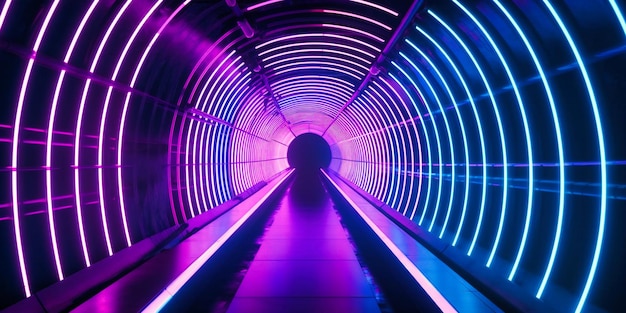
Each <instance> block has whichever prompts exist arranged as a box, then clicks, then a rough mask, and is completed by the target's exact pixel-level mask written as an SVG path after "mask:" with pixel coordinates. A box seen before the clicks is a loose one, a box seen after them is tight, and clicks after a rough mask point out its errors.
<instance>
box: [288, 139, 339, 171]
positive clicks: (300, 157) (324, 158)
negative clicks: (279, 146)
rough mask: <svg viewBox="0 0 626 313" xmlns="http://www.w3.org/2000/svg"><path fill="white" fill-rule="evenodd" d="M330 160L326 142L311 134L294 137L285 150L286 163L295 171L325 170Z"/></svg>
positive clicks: (328, 147)
mask: <svg viewBox="0 0 626 313" xmlns="http://www.w3.org/2000/svg"><path fill="white" fill-rule="evenodd" d="M330 159H331V152H330V146H329V145H328V143H327V142H326V140H324V138H322V137H321V136H319V135H316V134H312V133H306V134H302V135H300V136H298V137H296V138H295V139H294V140H293V141H292V142H291V144H290V145H289V148H288V149H287V161H289V165H290V166H291V167H293V168H296V169H318V168H327V167H328V166H329V165H330Z"/></svg>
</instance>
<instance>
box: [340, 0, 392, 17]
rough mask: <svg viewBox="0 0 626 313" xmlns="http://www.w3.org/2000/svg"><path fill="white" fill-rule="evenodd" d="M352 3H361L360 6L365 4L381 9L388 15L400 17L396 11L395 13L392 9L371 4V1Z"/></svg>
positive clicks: (354, 0)
mask: <svg viewBox="0 0 626 313" xmlns="http://www.w3.org/2000/svg"><path fill="white" fill-rule="evenodd" d="M350 1H352V2H356V3H360V4H364V5H367V6H370V7H372V8H376V9H379V10H381V11H383V12H387V13H389V14H391V15H393V16H398V13H397V12H396V11H393V10H391V9H388V8H386V7H384V6H382V5H378V4H376V3H372V2H369V1H365V0H350Z"/></svg>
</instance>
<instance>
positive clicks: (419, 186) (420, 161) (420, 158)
mask: <svg viewBox="0 0 626 313" xmlns="http://www.w3.org/2000/svg"><path fill="white" fill-rule="evenodd" d="M390 76H391V74H390ZM381 81H382V82H383V83H384V84H385V85H387V87H388V88H389V89H390V90H391V91H392V92H393V93H394V95H395V96H396V97H397V98H398V99H399V100H400V102H401V103H402V107H403V108H405V109H406V113H407V114H409V115H410V114H411V112H410V111H409V110H408V105H407V104H406V102H404V99H403V98H402V96H400V94H399V93H398V92H397V91H396V90H395V88H393V87H392V86H391V84H390V83H389V82H388V81H387V80H384V79H381ZM396 82H397V81H396ZM399 86H400V87H401V88H402V90H403V91H404V92H405V94H406V96H407V97H410V96H409V94H408V93H407V92H406V89H404V86H402V85H399ZM420 124H422V126H424V124H423V123H420ZM405 125H406V124H405ZM411 126H412V127H413V134H414V135H415V137H416V139H417V151H418V164H419V172H420V173H422V172H423V169H424V166H423V153H422V142H421V140H420V136H419V131H418V130H417V126H416V125H415V123H411ZM407 128H408V125H407ZM408 133H409V131H408V129H407V135H408V136H409V140H408V142H409V150H408V151H409V155H410V157H411V160H410V161H409V162H410V164H414V163H415V156H414V153H413V151H414V150H413V140H411V137H410V134H408ZM424 134H427V133H426V131H425V129H424ZM403 146H404V142H403ZM404 152H405V162H407V161H408V160H407V159H406V153H407V152H406V149H405V150H404ZM428 155H429V156H430V151H428ZM429 161H430V159H429ZM404 166H405V170H404V172H406V166H407V165H406V164H404ZM411 166H412V165H411ZM410 180H411V182H410V184H409V196H411V193H412V192H413V190H414V188H413V185H414V181H415V179H413V178H411V179H410ZM422 182H423V177H421V176H420V177H418V184H417V195H416V197H415V199H416V202H415V205H414V206H413V211H411V215H410V219H412V218H413V216H415V212H416V211H417V207H418V204H419V201H420V197H421V194H422ZM405 183H406V175H405ZM409 203H410V198H409V197H406V204H405V205H406V206H405V209H404V214H405V216H406V212H407V209H408V205H409Z"/></svg>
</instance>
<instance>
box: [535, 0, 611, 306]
mask: <svg viewBox="0 0 626 313" xmlns="http://www.w3.org/2000/svg"><path fill="white" fill-rule="evenodd" d="M543 3H544V4H545V5H546V7H547V8H548V10H549V11H550V14H551V15H552V17H553V18H554V19H555V21H556V22H557V24H558V25H559V28H561V31H562V32H563V35H564V36H565V39H567V43H568V44H569V46H570V49H571V50H572V53H574V56H575V57H576V62H577V63H578V67H579V69H580V73H581V75H582V76H583V79H584V81H585V86H586V87H587V92H588V94H589V101H590V102H591V107H592V109H593V118H594V121H595V124H596V133H597V136H598V149H599V152H600V171H601V183H602V187H601V188H602V196H601V200H600V221H599V223H598V224H599V225H598V237H597V239H596V247H595V251H594V253H593V261H592V262H591V267H590V269H589V275H588V276H587V281H586V282H585V287H584V289H583V292H582V294H581V295H580V299H579V301H578V305H576V313H578V312H581V311H582V309H583V307H584V305H585V302H586V301H587V296H588V295H589V290H590V289H591V284H592V283H593V279H594V277H595V274H596V270H597V267H598V262H599V261H600V254H601V252H602V244H603V239H604V227H605V223H606V194H607V182H606V179H607V172H606V151H605V147H604V132H603V130H602V122H601V120H600V112H599V109H598V103H597V102H596V96H595V91H594V90H593V87H592V85H591V80H590V78H589V74H588V73H587V67H586V65H585V63H584V61H583V59H582V56H581V55H580V52H579V51H578V47H577V46H576V44H575V43H574V40H573V39H572V36H571V35H570V33H569V31H568V30H567V27H566V26H565V24H564V23H563V20H561V17H560V16H559V14H558V13H557V12H556V11H555V10H554V7H552V4H550V2H548V1H546V0H544V1H543ZM562 224H563V212H562V211H559V219H558V222H557V229H556V235H555V238H554V244H553V246H552V253H551V254H550V263H549V265H548V269H547V270H546V274H545V276H544V278H543V281H542V286H545V283H544V281H547V280H548V278H549V277H550V273H551V271H552V265H553V264H554V259H555V258H556V253H557V251H558V246H559V242H560V239H561V230H562ZM540 291H543V289H541V290H540ZM537 297H538V298H539V297H541V293H540V292H537Z"/></svg>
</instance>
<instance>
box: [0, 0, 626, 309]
mask: <svg viewBox="0 0 626 313" xmlns="http://www.w3.org/2000/svg"><path fill="white" fill-rule="evenodd" d="M232 2H233V3H234V2H235V1H232ZM228 3H231V1H225V2H224V1H185V2H181V1H179V0H174V1H169V0H168V1H147V0H134V1H133V0H128V1H112V0H108V1H93V2H89V1H80V2H77V1H5V2H3V3H2V4H1V5H0V7H1V9H2V11H1V15H0V62H1V76H0V77H1V79H2V87H1V89H0V90H1V93H0V109H1V112H2V115H1V116H0V118H1V120H0V132H1V133H0V149H1V150H0V153H1V154H2V156H3V157H2V158H1V159H0V160H1V162H2V164H1V166H2V169H1V171H0V181H2V186H3V188H2V192H0V231H1V232H2V235H1V236H2V237H1V238H2V240H1V241H0V242H1V243H0V255H1V256H2V257H1V258H0V268H2V275H0V281H1V283H2V289H3V292H2V296H0V300H1V301H0V307H6V306H8V305H10V304H12V303H15V302H17V301H20V300H21V299H24V298H27V297H30V296H31V295H32V294H33V293H36V292H37V291H39V290H42V289H43V288H46V287H48V286H50V285H53V284H55V283H57V282H58V281H61V280H63V279H64V278H66V277H68V276H70V275H72V274H74V273H77V272H79V271H81V270H83V269H85V268H87V267H90V266H92V265H93V264H95V263H97V262H98V261H100V260H103V259H104V258H107V257H108V256H110V255H113V254H115V253H117V252H119V251H121V250H124V249H127V248H128V247H131V249H132V246H133V245H134V244H136V243H138V242H140V241H142V240H143V239H145V238H147V237H148V236H151V235H153V234H156V233H159V232H161V231H164V230H166V229H168V228H171V227H173V226H176V225H181V224H184V223H186V221H188V220H189V219H192V218H194V217H195V216H198V215H200V214H202V213H203V212H206V211H207V210H210V209H212V208H214V207H216V206H218V205H220V204H222V203H224V202H226V201H228V200H229V199H232V198H234V197H236V196H237V195H239V194H241V193H243V192H245V191H246V190H248V189H250V188H252V187H254V186H255V185H256V184H258V183H260V182H263V181H266V180H269V179H271V178H272V177H273V176H274V175H275V174H277V173H279V172H281V171H282V170H284V169H286V168H287V167H288V166H289V165H288V163H287V159H286V154H287V148H288V145H289V143H290V142H291V141H292V140H293V139H294V138H295V137H296V136H298V135H300V134H303V133H308V132H311V133H315V134H319V135H322V136H323V137H324V138H325V139H326V140H327V141H328V143H329V144H330V145H331V149H332V151H333V160H332V163H331V166H330V169H331V170H332V171H335V172H337V173H338V174H339V175H340V176H342V177H344V178H345V179H347V180H349V181H351V182H353V183H354V184H355V185H357V186H359V187H360V188H362V189H363V190H365V191H366V192H368V193H369V194H371V195H373V196H374V197H376V198H378V199H379V200H382V201H383V202H384V203H386V204H387V205H389V206H390V207H392V208H394V209H396V210H398V211H400V212H401V213H402V214H403V215H405V216H406V218H409V219H411V220H412V221H413V222H414V223H416V224H417V225H419V226H420V227H421V228H422V229H423V230H424V231H425V232H426V233H430V235H432V236H435V237H437V240H439V241H440V243H441V244H443V245H448V246H449V247H448V248H447V250H451V251H456V253H457V254H458V255H460V256H461V257H459V258H457V259H456V263H455V266H457V267H458V268H461V269H468V271H469V272H470V274H471V273H472V271H471V270H469V269H470V268H474V267H476V265H477V264H478V265H480V267H481V268H485V269H486V270H485V271H481V272H480V273H487V274H485V275H488V276H489V277H490V279H491V280H492V281H495V282H497V283H498V284H501V285H503V286H506V285H514V286H516V288H519V290H521V291H522V293H521V294H520V295H519V297H520V298H522V297H528V296H530V297H536V298H538V299H540V300H541V301H542V303H543V305H544V306H545V309H546V310H547V309H551V310H555V311H564V312H569V311H581V310H582V311H595V310H607V311H619V310H621V309H624V304H623V299H622V298H623V296H624V292H623V289H622V284H623V281H625V280H626V274H625V271H624V269H623V267H624V264H626V254H625V248H624V244H623V242H624V240H625V239H626V231H625V230H624V228H623V226H622V224H623V221H626V215H625V214H624V210H623V209H624V199H626V191H625V190H624V188H625V186H626V185H625V184H626V181H625V179H624V175H625V174H626V173H625V172H624V164H626V161H624V160H626V150H625V148H624V145H623V141H624V136H623V135H624V133H625V131H626V129H625V128H624V121H623V120H624V118H625V117H626V111H625V110H624V105H623V98H624V91H623V90H624V87H625V81H626V77H625V74H624V73H626V57H625V55H626V54H625V52H624V51H625V49H626V46H625V45H626V24H625V22H624V10H626V6H625V5H624V4H623V3H618V1H615V0H607V1H574V0H571V1H497V0H496V1H424V2H420V1H418V2H416V3H410V2H408V1H391V2H390V1H386V2H385V3H384V4H383V3H382V2H381V3H379V4H374V3H371V2H367V1H361V0H359V1H357V0H353V1H306V2H305V1H295V0H294V1H265V2H257V1H238V2H237V5H235V6H234V7H233V6H229V5H228ZM481 275H482V274H481ZM509 300H510V301H516V299H509Z"/></svg>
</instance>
